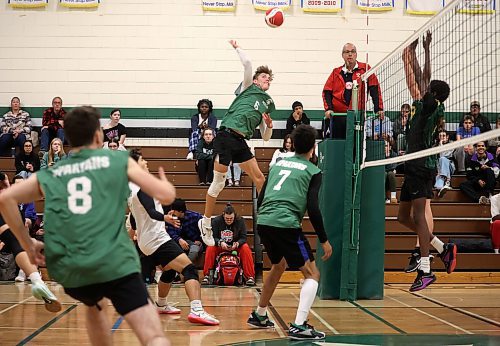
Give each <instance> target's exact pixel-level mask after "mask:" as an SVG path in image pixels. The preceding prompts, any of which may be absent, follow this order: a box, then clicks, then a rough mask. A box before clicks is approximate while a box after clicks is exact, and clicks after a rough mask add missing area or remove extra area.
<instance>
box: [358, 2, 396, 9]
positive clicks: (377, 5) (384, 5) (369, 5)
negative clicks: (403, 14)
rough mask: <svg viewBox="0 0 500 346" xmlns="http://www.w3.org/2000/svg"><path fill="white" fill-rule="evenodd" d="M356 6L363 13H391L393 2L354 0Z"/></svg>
mask: <svg viewBox="0 0 500 346" xmlns="http://www.w3.org/2000/svg"><path fill="white" fill-rule="evenodd" d="M356 5H358V7H359V9H361V10H363V11H391V10H392V9H393V8H394V0H356Z"/></svg>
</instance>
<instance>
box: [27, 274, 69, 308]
mask: <svg viewBox="0 0 500 346" xmlns="http://www.w3.org/2000/svg"><path fill="white" fill-rule="evenodd" d="M31 294H33V297H35V298H36V299H38V300H43V301H44V303H45V309H47V310H48V311H50V312H58V311H61V308H62V305H61V303H60V302H59V301H58V300H57V297H56V296H55V295H54V293H52V292H51V291H50V290H49V288H48V287H47V285H45V283H44V282H43V281H41V280H40V281H38V280H37V281H36V282H32V283H31Z"/></svg>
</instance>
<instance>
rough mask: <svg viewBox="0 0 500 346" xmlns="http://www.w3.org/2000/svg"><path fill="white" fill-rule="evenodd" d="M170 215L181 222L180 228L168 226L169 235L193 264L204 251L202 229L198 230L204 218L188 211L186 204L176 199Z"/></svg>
mask: <svg viewBox="0 0 500 346" xmlns="http://www.w3.org/2000/svg"><path fill="white" fill-rule="evenodd" d="M168 213H169V214H170V215H171V216H174V217H177V218H178V220H179V221H180V225H179V227H175V226H172V225H171V224H167V232H168V234H169V235H170V237H171V238H172V239H173V240H174V241H175V242H176V243H178V244H179V245H180V247H181V248H182V250H184V252H185V253H186V254H187V255H188V257H189V259H190V260H191V262H194V261H196V259H197V258H198V256H199V255H200V254H201V252H202V251H203V243H202V241H201V234H200V229H199V228H198V221H199V220H200V219H201V217H202V216H201V214H199V213H197V212H195V211H191V210H187V207H186V202H185V201H184V200H183V199H181V198H176V199H175V201H174V203H172V205H171V206H170V211H169V212H168Z"/></svg>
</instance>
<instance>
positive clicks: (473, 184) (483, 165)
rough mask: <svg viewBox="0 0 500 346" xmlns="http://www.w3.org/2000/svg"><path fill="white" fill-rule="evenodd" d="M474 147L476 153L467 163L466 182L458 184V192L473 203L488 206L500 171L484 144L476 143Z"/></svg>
mask: <svg viewBox="0 0 500 346" xmlns="http://www.w3.org/2000/svg"><path fill="white" fill-rule="evenodd" d="M474 147H475V148H476V153H475V154H474V155H472V157H471V159H470V161H468V165H467V168H466V173H467V180H466V181H464V182H463V183H462V184H460V190H462V192H463V193H465V195H467V196H468V197H469V198H470V199H471V200H472V201H474V202H479V203H480V204H489V203H490V201H489V197H490V196H491V195H493V192H494V189H495V184H496V178H497V177H498V173H499V172H500V169H499V166H498V163H496V162H495V160H494V158H493V155H491V154H490V153H488V152H487V151H486V145H485V143H484V142H478V143H476V144H475V145H474Z"/></svg>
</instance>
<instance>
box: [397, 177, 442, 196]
mask: <svg viewBox="0 0 500 346" xmlns="http://www.w3.org/2000/svg"><path fill="white" fill-rule="evenodd" d="M434 178H435V176H433V175H432V174H429V175H428V176H425V175H408V174H405V179H404V181H403V186H402V187H401V195H400V196H399V199H400V201H401V202H410V201H413V200H415V199H418V198H425V199H432V197H433V196H434V193H433V191H432V190H433V188H434Z"/></svg>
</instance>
